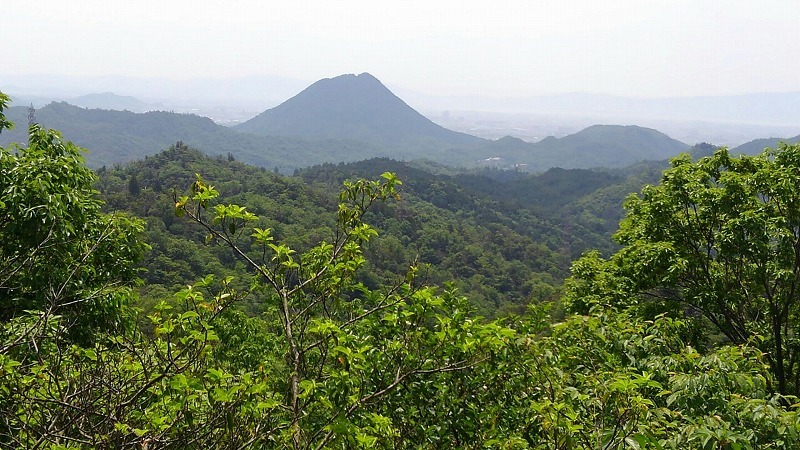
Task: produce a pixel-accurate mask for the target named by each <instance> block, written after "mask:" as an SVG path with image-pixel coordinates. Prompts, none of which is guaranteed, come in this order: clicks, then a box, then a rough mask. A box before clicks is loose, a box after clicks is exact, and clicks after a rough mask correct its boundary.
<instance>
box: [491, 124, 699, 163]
mask: <svg viewBox="0 0 800 450" xmlns="http://www.w3.org/2000/svg"><path fill="white" fill-rule="evenodd" d="M688 149H689V146H688V145H687V144H684V143H683V142H680V141H677V140H675V139H672V138H671V137H669V136H667V135H665V134H663V133H661V132H659V131H656V130H653V129H650V128H643V127H638V126H634V125H629V126H621V125H594V126H591V127H589V128H586V129H584V130H581V131H579V132H578V133H575V134H571V135H568V136H565V137H563V138H555V137H552V136H550V137H547V138H545V139H543V140H541V141H539V142H536V143H529V142H524V141H522V140H520V139H516V138H511V137H506V138H503V139H499V140H497V141H492V142H490V143H489V144H488V145H486V146H484V147H483V148H482V149H481V150H482V153H483V158H482V159H483V161H484V163H485V164H487V165H489V164H494V165H499V166H505V167H509V166H517V167H519V168H522V169H525V170H529V171H531V172H539V171H543V170H547V169H549V168H551V167H561V168H564V169H589V168H594V167H624V166H627V165H630V164H634V163H636V162H639V161H645V160H663V159H667V158H670V157H672V156H675V155H677V154H678V153H681V152H683V151H686V150H688Z"/></svg>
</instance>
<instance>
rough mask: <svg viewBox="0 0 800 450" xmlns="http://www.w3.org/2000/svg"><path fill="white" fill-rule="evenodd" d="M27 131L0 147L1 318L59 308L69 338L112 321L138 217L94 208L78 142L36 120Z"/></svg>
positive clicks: (90, 177) (124, 289)
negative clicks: (25, 138) (22, 142)
mask: <svg viewBox="0 0 800 450" xmlns="http://www.w3.org/2000/svg"><path fill="white" fill-rule="evenodd" d="M0 100H3V98H0ZM3 107H5V104H4V103H3V102H2V101H0V111H2V109H3ZM4 123H6V122H5V118H4V117H3V116H2V114H0V124H4ZM29 134H30V137H29V142H28V145H27V146H26V147H23V148H17V147H13V146H12V147H11V148H8V149H5V148H0V321H3V322H7V321H9V320H12V319H14V318H16V317H18V316H20V315H22V314H24V311H30V310H35V311H40V312H41V313H42V314H44V315H45V316H50V315H60V316H62V317H63V318H64V320H65V322H64V323H63V325H65V326H68V327H69V328H70V330H71V334H72V335H73V337H75V338H78V337H81V338H88V336H89V335H91V334H92V332H93V331H95V330H99V329H113V328H115V327H119V326H121V325H123V323H124V322H125V305H126V303H127V301H128V298H129V297H130V295H131V293H132V291H131V288H132V287H133V286H134V284H135V283H136V280H137V263H138V261H139V259H140V257H141V255H142V252H143V251H144V249H145V247H146V246H145V245H144V244H143V243H141V242H140V241H139V240H138V236H139V233H140V232H141V231H142V229H143V225H142V222H141V221H139V220H136V219H132V218H129V217H127V216H125V215H123V214H112V215H108V214H103V213H101V211H100V206H101V205H100V202H99V201H98V200H97V199H96V197H95V194H96V192H95V191H94V190H93V189H92V183H93V182H94V180H95V176H94V174H93V173H92V172H91V171H90V170H89V169H88V168H86V167H85V165H84V162H83V158H82V157H81V154H80V151H81V150H80V149H79V148H78V147H76V146H74V145H73V144H72V143H70V142H65V141H63V140H62V139H61V136H60V135H59V134H58V133H57V132H55V131H50V130H46V129H44V128H42V127H41V126H40V125H38V124H32V125H31V126H30V130H29Z"/></svg>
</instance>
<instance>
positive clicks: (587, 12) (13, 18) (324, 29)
mask: <svg viewBox="0 0 800 450" xmlns="http://www.w3.org/2000/svg"><path fill="white" fill-rule="evenodd" d="M798 17H800V2H798V1H795V0H785V1H776V0H760V1H755V0H723V1H716V0H690V1H683V0H668V1H656V0H654V1H648V0H618V1H601V0H573V1H569V0H550V1H536V0H525V1H511V0H485V1H473V0H458V1H435V0H423V1H417V0H407V1H404V2H401V1H380V0H365V1H360V0H338V1H334V0H327V1H316V0H315V1H308V0H291V1H282V0H281V1H255V0H241V1H240V0H228V1H224V2H223V1H204V0H135V1H132V0H124V1H117V0H103V1H101V0H64V1H59V0H35V1H33V0H3V1H2V6H0V26H2V33H0V48H2V57H1V58H0V61H2V62H1V63H0V89H2V76H3V75H7V76H8V75H25V74H60V75H72V76H99V75H128V76H134V77H162V78H171V79H189V78H200V77H203V78H206V77H212V78H222V77H244V76H252V75H280V76H286V77H290V78H299V79H304V80H309V81H314V80H317V79H319V78H326V77H332V76H336V75H339V74H343V73H360V72H370V73H372V74H373V75H375V76H376V77H378V78H379V79H381V80H382V81H384V83H386V84H389V85H393V86H398V87H401V88H405V89H411V90H416V91H419V92H422V93H428V94H440V95H485V96H521V95H531V94H553V93H564V92H589V93H605V94H619V95H627V96H645V97H654V96H676V95H679V96H689V95H691V96H694V95H727V94H739V93H749V92H788V91H800V37H798V34H797V33H798V27H797V19H798Z"/></svg>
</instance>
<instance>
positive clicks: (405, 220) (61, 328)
mask: <svg viewBox="0 0 800 450" xmlns="http://www.w3.org/2000/svg"><path fill="white" fill-rule="evenodd" d="M7 102H8V98H7V97H6V96H5V95H3V94H0V134H2V133H4V132H5V131H6V130H7V129H8V127H10V126H11V124H10V123H9V122H8V120H7V119H6V117H5V115H4V112H5V111H6V106H7ZM25 141H26V143H27V144H26V145H25V146H24V147H20V148H17V147H7V148H6V147H3V148H0V446H1V447H3V448H49V449H90V448H92V449H93V448H98V449H101V448H123V449H138V450H141V449H148V450H152V449H205V448H219V449H242V448H253V449H272V448H291V449H294V450H298V449H350V448H383V449H412V448H415V449H416V448H459V449H460V448H472V449H478V448H482V449H485V448H497V449H512V448H514V449H526V448H527V449H542V450H544V449H559V450H560V449H587V450H588V449H598V448H602V449H617V450H622V449H697V450H699V449H703V450H706V449H730V450H735V449H795V448H798V446H800V417H799V416H798V403H797V399H798V394H800V370H798V367H797V365H796V361H797V357H798V354H800V353H799V352H800V340H798V339H797V335H798V332H799V331H800V330H798V324H799V322H798V314H800V303H798V301H797V295H796V293H797V290H798V287H799V284H798V283H800V270H798V267H800V253H798V248H800V234H799V233H798V230H800V209H799V208H800V189H798V186H797V183H795V182H794V181H795V180H797V179H798V177H800V145H789V146H787V145H782V146H780V147H779V148H778V149H775V150H770V151H767V152H765V153H762V154H759V155H757V156H740V157H733V156H731V155H730V154H729V153H728V152H727V150H725V149H720V150H715V151H714V152H713V154H711V155H710V156H705V157H703V158H700V159H699V160H692V158H691V157H690V156H689V155H683V156H680V157H678V158H675V159H673V160H672V161H671V163H670V166H669V167H668V168H667V169H666V170H664V171H663V173H662V174H661V175H660V176H658V177H657V180H656V182H655V183H653V184H652V185H649V186H645V187H643V188H641V191H640V194H639V195H636V196H632V197H629V199H628V200H627V202H626V212H625V215H624V219H623V220H622V222H621V223H620V224H619V230H618V232H617V233H616V238H615V239H616V244H607V241H605V240H604V238H603V236H606V239H607V235H605V234H604V230H605V229H606V226H605V225H603V226H598V227H597V229H596V230H594V229H593V228H592V226H591V225H584V224H582V223H581V220H580V219H579V216H580V217H589V218H592V217H594V218H596V220H598V221H600V222H598V223H603V224H605V222H604V221H606V220H608V218H609V217H610V215H608V214H607V213H603V212H602V211H600V210H601V209H602V207H601V205H603V202H608V203H609V204H613V203H614V202H615V201H613V200H612V199H614V198H618V195H620V193H621V192H622V191H624V190H625V189H626V188H628V187H632V186H634V185H637V184H639V183H641V182H643V181H646V180H648V179H650V178H651V177H652V175H653V170H654V169H653V168H654V167H656V166H654V165H642V166H638V167H632V168H628V169H625V170H620V171H618V172H611V173H596V172H586V171H566V170H554V171H550V172H548V173H545V174H542V175H540V176H539V177H532V176H530V175H526V174H515V173H509V172H501V171H491V170H489V171H486V172H484V173H483V175H479V174H478V173H474V174H472V175H461V176H455V177H447V176H442V175H438V176H434V175H432V174H430V173H428V172H425V171H423V170H420V169H418V168H414V167H412V166H409V165H406V164H402V163H398V162H396V161H391V160H380V159H379V160H369V161H364V162H361V163H357V164H352V165H344V164H341V165H332V164H331V165H322V166H317V167H314V168H310V169H308V170H305V171H302V172H300V173H298V176H295V177H286V176H283V175H280V174H277V173H273V172H271V171H268V170H266V169H263V168H256V167H252V166H247V165H245V164H242V163H239V162H237V161H233V160H231V159H232V158H230V159H229V158H227V157H210V158H209V157H206V156H203V155H202V154H201V153H199V152H198V151H196V150H193V149H191V148H189V147H188V146H186V145H184V144H183V143H176V144H175V145H173V146H172V147H170V148H169V149H167V150H164V151H162V152H160V153H158V154H156V155H154V156H150V157H147V158H145V159H144V160H139V161H136V162H134V163H132V164H130V165H127V166H120V167H117V168H108V167H106V168H105V169H104V170H102V169H101V170H99V171H98V173H94V172H92V171H91V170H89V169H88V168H87V167H86V165H85V162H84V160H83V157H82V150H81V149H80V148H79V147H77V146H75V145H74V144H72V143H71V142H69V141H67V140H63V139H61V138H60V137H59V136H58V134H56V133H55V132H54V131H50V130H47V129H45V128H43V127H41V126H39V125H38V124H33V125H31V126H30V127H29V129H28V135H27V138H26V139H25ZM700 150H703V151H704V150H705V149H700ZM385 169H389V170H386V171H383V172H381V173H379V174H377V175H374V174H375V173H376V172H377V171H382V170H385ZM362 174H367V175H369V178H361V177H360V176H361V175H362ZM631 174H636V176H635V177H630V175H631ZM334 186H336V188H334ZM557 187H559V189H556V188H557ZM637 189H638V188H637ZM560 192H563V204H562V202H558V201H554V200H553V199H552V198H551V197H552V196H555V195H557V193H560ZM525 194H527V195H525ZM583 206H586V208H583ZM589 206H592V207H589ZM593 208H594V209H593ZM570 215H571V216H570ZM558 216H561V221H558V220H554V219H555V218H556V217H558ZM568 217H574V219H572V218H570V219H569V220H574V221H573V222H567V220H568V219H567V218H568ZM565 224H569V227H566V226H565ZM570 227H571V228H570ZM604 242H606V243H604ZM606 245H607V246H608V248H607V249H606V250H605V251H604V252H602V253H601V252H598V251H589V252H587V253H584V252H583V249H588V248H590V247H594V246H606ZM580 253H583V256H580V257H578V255H579V254H580ZM573 258H577V259H575V260H574V262H572V264H571V268H570V269H569V271H570V273H571V276H570V277H569V278H567V280H566V281H565V284H564V285H563V287H562V288H559V285H560V280H561V279H562V278H563V277H564V276H566V275H567V273H568V272H567V271H568V266H569V261H570V260H572V259H573ZM142 269H144V270H142ZM457 288H458V289H457ZM462 293H463V294H467V295H468V296H469V297H465V296H463V295H462ZM554 305H561V307H560V308H556V309H554V308H553V306H554ZM525 306H527V307H525ZM487 311H488V312H492V313H497V317H494V318H487V317H486V316H485V315H482V314H481V312H484V313H485V312H487Z"/></svg>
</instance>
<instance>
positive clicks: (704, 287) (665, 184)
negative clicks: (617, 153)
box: [571, 145, 800, 395]
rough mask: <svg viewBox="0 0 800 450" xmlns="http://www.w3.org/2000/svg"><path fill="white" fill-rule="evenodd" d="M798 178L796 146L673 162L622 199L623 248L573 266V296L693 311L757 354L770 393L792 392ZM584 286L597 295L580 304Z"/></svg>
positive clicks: (799, 242) (799, 237)
mask: <svg viewBox="0 0 800 450" xmlns="http://www.w3.org/2000/svg"><path fill="white" fill-rule="evenodd" d="M798 176H800V146H797V145H793V146H786V145H784V146H781V147H780V148H778V149H777V150H769V151H766V152H764V153H763V154H761V155H758V156H753V157H751V156H741V157H735V158H734V157H731V156H729V154H728V152H727V151H726V150H724V149H723V150H719V151H717V152H716V153H715V154H714V155H713V156H711V157H706V158H702V159H700V160H699V161H698V162H696V163H693V162H691V160H690V159H689V158H688V156H685V157H680V158H677V159H675V160H673V161H672V168H671V169H669V170H667V171H666V172H665V173H664V176H663V178H662V181H661V184H660V185H658V186H651V187H647V188H645V189H644V190H643V192H642V196H641V197H638V196H634V197H631V198H630V199H629V200H628V202H627V204H626V208H627V209H628V215H627V217H626V219H625V220H624V221H623V222H622V224H621V225H620V231H619V233H618V234H617V236H616V237H617V239H618V240H619V242H620V243H621V244H623V245H624V248H623V249H622V250H620V251H619V252H618V253H617V254H615V255H614V256H612V257H611V259H610V260H609V261H607V262H606V261H602V260H599V259H598V258H597V257H596V255H589V256H588V257H587V258H585V259H583V260H581V261H579V262H578V263H576V266H575V267H576V279H575V280H574V281H573V282H572V294H571V298H572V299H573V300H574V303H575V304H576V305H578V306H579V305H583V306H579V308H578V309H584V310H585V308H586V307H587V306H588V305H589V304H591V303H596V302H597V301H612V302H613V303H619V302H630V301H634V302H637V301H642V300H645V299H646V301H644V302H642V303H641V305H642V306H641V307H642V308H643V309H647V310H650V311H652V310H661V311H669V310H671V311H676V310H685V311H686V312H687V313H688V314H689V315H696V316H697V315H701V316H702V317H703V318H704V319H705V320H707V321H709V322H710V323H711V324H713V326H714V327H715V329H716V330H718V331H719V333H721V334H723V335H724V337H725V339H726V340H727V341H728V342H731V343H733V344H737V345H742V344H752V345H756V346H757V347H758V348H760V349H762V350H763V351H764V352H765V355H766V358H767V360H768V361H769V364H770V366H771V368H772V374H773V376H774V379H770V380H769V381H770V382H773V381H774V383H775V385H774V386H772V389H774V391H776V392H778V393H781V394H784V395H785V394H793V395H796V394H798V393H799V392H800V391H798V389H799V388H798V386H800V381H799V380H800V378H798V377H799V376H800V371H798V368H797V358H798V354H799V353H798V352H799V351H800V347H798V341H797V338H796V336H797V331H798V330H797V323H798V320H797V313H798V308H799V307H800V304H798V303H797V301H796V299H797V294H796V292H797V288H798V282H799V281H800V278H799V276H800V275H799V274H800V269H798V268H799V267H800V253H798V251H797V249H798V248H800V232H798V230H800V206H799V205H800V199H799V196H800V191H798V189H797V184H796V180H797V179H798ZM612 291H615V292H612ZM589 292H593V293H594V294H598V295H599V297H597V298H596V299H595V300H591V301H589V302H588V303H587V301H588V300H590V299H591V298H590V296H587V294H588V293H589ZM637 294H638V295H640V296H639V297H638V300H637V297H636V296H637Z"/></svg>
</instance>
